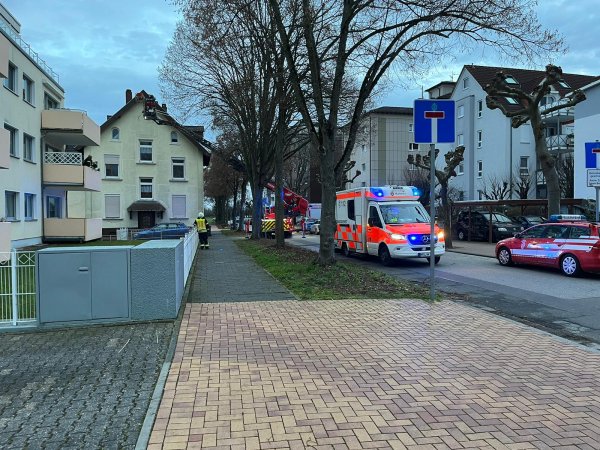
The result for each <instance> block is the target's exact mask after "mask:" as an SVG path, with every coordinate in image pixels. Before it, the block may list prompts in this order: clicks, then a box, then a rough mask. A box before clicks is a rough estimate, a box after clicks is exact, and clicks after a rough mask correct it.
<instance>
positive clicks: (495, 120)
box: [430, 65, 596, 200]
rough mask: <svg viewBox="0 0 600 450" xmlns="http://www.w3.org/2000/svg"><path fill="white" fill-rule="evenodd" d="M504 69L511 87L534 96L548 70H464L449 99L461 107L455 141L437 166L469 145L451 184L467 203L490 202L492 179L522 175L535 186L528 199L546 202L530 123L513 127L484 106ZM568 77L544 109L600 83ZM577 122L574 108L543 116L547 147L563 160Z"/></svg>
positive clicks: (570, 150)
mask: <svg viewBox="0 0 600 450" xmlns="http://www.w3.org/2000/svg"><path fill="white" fill-rule="evenodd" d="M500 71H502V72H503V73H504V74H505V75H507V82H508V84H509V85H514V86H519V87H521V88H523V89H524V90H525V91H526V92H532V91H533V89H534V88H535V87H536V86H537V85H539V84H540V82H541V81H542V80H543V78H544V76H545V72H544V71H537V70H525V69H515V68H507V67H486V66H475V65H468V66H464V67H463V69H462V71H461V73H460V76H459V77H458V79H457V81H456V82H455V85H454V87H453V89H452V93H451V95H450V96H449V98H451V99H452V100H454V101H455V105H456V142H455V144H454V145H450V144H440V145H439V148H440V153H441V154H440V157H438V161H437V164H438V165H440V164H442V163H443V159H442V158H441V157H442V156H443V154H444V153H446V152H447V151H449V150H451V149H453V148H455V147H456V146H459V145H464V146H465V153H464V162H463V164H461V165H460V166H459V167H458V169H457V176H456V177H455V178H453V179H452V181H451V186H452V187H453V188H455V189H456V190H457V191H458V192H459V196H460V197H461V199H464V200H483V199H485V196H484V192H485V189H486V186H489V184H490V183H491V182H492V180H496V181H507V182H510V181H511V180H512V181H513V183H514V182H516V180H517V178H519V177H532V186H533V187H532V189H531V191H530V192H529V193H528V197H529V198H546V186H545V179H544V177H543V174H542V172H541V170H540V169H539V167H538V165H537V160H536V156H535V142H534V139H533V133H532V131H531V126H530V124H529V123H526V124H524V125H522V126H520V127H519V128H517V129H515V128H512V127H511V124H510V119H508V118H507V117H505V116H504V115H503V114H502V112H501V111H500V110H490V109H488V108H487V106H486V104H485V98H486V92H485V91H484V87H485V86H486V85H487V84H489V83H491V82H492V80H493V78H494V77H495V76H496V74H497V73H498V72H500ZM563 76H564V81H563V82H560V83H557V85H555V86H552V88H551V92H550V93H548V94H547V95H546V96H545V98H544V99H543V101H542V109H543V108H544V106H546V107H548V106H552V105H555V104H556V103H557V102H561V101H564V98H565V96H567V95H568V94H569V93H571V92H572V91H573V90H575V89H578V88H581V87H583V86H585V85H586V84H589V83H590V82H592V81H594V80H595V79H596V77H592V76H587V75H577V74H568V73H565V74H563ZM430 91H431V90H430ZM430 98H436V96H435V92H433V93H432V92H430ZM444 98H447V96H445V97H444ZM503 101H505V102H506V107H507V108H508V109H509V110H510V109H517V108H518V105H517V103H516V101H515V100H513V99H510V98H506V99H504V100H503ZM574 118H575V117H574V109H573V108H565V109H561V110H559V111H556V112H554V113H551V114H547V115H543V121H544V122H545V124H546V129H545V133H546V143H547V146H548V149H549V150H550V151H551V152H552V153H553V154H555V155H557V156H559V157H560V158H569V157H572V155H573V142H574V141H573V133H574ZM513 196H514V194H513Z"/></svg>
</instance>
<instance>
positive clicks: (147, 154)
mask: <svg viewBox="0 0 600 450" xmlns="http://www.w3.org/2000/svg"><path fill="white" fill-rule="evenodd" d="M203 134H204V128H203V127H190V126H184V125H181V124H179V123H178V122H177V121H175V120H174V119H173V118H172V117H171V116H170V115H169V114H168V112H167V106H166V105H164V104H163V105H162V106H161V105H159V104H158V103H157V102H156V100H155V99H154V97H153V96H151V95H149V94H147V93H146V92H144V91H141V92H139V93H138V94H136V95H135V96H133V95H132V92H131V90H129V89H128V90H127V91H126V94H125V105H124V106H123V107H122V108H121V109H120V110H119V111H117V112H116V113H115V114H113V115H112V116H109V117H108V119H107V120H106V122H104V123H103V124H102V126H101V143H100V145H99V146H98V147H95V148H89V149H86V153H89V154H90V155H91V156H92V159H93V160H97V161H98V166H99V168H100V174H101V177H102V182H101V186H102V189H101V190H102V194H91V197H92V199H91V201H87V202H86V203H87V204H92V205H93V208H92V211H91V214H92V215H94V216H98V217H101V218H102V228H103V233H104V234H107V233H114V232H115V230H116V229H118V228H124V227H125V228H149V227H152V226H154V225H155V224H158V223H161V222H184V223H186V224H188V225H192V224H193V221H194V219H195V218H196V217H197V214H198V212H203V211H204V168H205V167H206V166H208V164H209V161H210V143H209V142H208V141H206V140H205V139H204V137H203Z"/></svg>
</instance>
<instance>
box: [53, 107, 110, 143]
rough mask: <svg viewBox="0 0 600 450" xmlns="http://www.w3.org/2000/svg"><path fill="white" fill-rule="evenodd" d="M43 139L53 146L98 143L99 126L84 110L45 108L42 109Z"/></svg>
mask: <svg viewBox="0 0 600 450" xmlns="http://www.w3.org/2000/svg"><path fill="white" fill-rule="evenodd" d="M42 130H43V131H44V132H45V136H44V139H45V140H46V142H47V143H48V144H50V145H52V146H54V147H62V146H64V145H85V146H88V145H93V146H96V145H100V127H99V126H98V125H97V124H96V123H95V122H94V121H93V120H92V119H90V118H89V117H88V115H87V114H86V113H85V111H77V110H71V109H46V110H44V111H42Z"/></svg>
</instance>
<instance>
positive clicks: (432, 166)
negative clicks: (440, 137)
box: [429, 119, 437, 302]
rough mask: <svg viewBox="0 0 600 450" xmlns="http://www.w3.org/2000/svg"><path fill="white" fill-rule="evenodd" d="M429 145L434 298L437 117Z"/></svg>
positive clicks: (432, 294) (431, 287) (431, 289)
mask: <svg viewBox="0 0 600 450" xmlns="http://www.w3.org/2000/svg"><path fill="white" fill-rule="evenodd" d="M431 134H432V136H431V138H432V139H431V141H432V142H433V143H432V144H430V146H429V211H430V212H429V215H430V217H429V224H430V230H429V297H430V299H431V301H432V302H433V301H434V300H435V143H436V142H437V119H433V120H432V121H431Z"/></svg>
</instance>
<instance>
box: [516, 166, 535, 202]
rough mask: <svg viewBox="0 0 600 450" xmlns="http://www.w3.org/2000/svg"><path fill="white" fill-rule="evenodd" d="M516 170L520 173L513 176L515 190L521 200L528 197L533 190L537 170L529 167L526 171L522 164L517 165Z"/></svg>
mask: <svg viewBox="0 0 600 450" xmlns="http://www.w3.org/2000/svg"><path fill="white" fill-rule="evenodd" d="M514 171H515V172H516V173H518V174H519V175H518V176H517V177H513V179H512V182H513V192H514V193H515V194H516V195H517V197H518V198H519V199H521V200H525V199H528V198H529V194H531V192H533V189H534V187H535V172H534V171H532V170H531V168H529V167H528V168H527V170H526V171H525V170H521V167H520V166H517V167H515V168H514Z"/></svg>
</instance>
